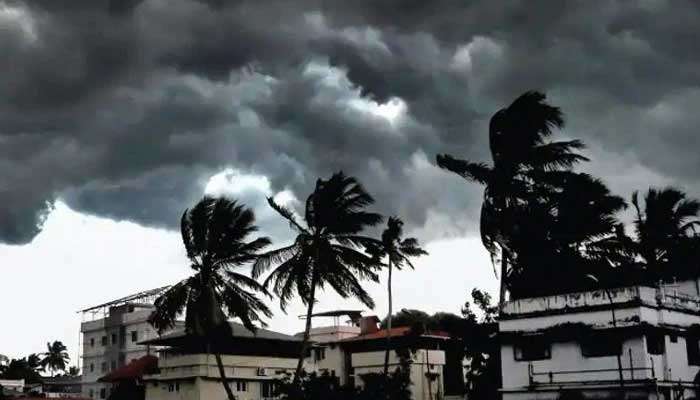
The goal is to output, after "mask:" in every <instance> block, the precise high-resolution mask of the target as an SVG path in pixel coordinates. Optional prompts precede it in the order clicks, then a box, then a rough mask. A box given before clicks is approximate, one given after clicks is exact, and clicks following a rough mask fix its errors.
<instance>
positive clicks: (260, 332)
mask: <svg viewBox="0 0 700 400" xmlns="http://www.w3.org/2000/svg"><path fill="white" fill-rule="evenodd" d="M229 324H230V325H231V329H232V331H233V335H232V338H246V339H265V340H277V341H287V342H300V341H301V339H300V338H298V337H295V336H290V335H285V334H284V333H279V332H275V331H271V330H268V329H262V328H258V329H257V330H256V332H252V331H250V330H248V328H246V327H245V326H243V325H242V324H239V323H237V322H229ZM191 339H192V336H190V335H188V334H187V333H186V332H185V328H184V327H181V328H179V329H176V330H174V331H172V332H170V333H166V334H165V335H163V336H160V337H158V338H155V339H151V340H146V341H143V342H140V343H139V344H143V345H157V346H177V345H178V344H179V343H181V342H183V341H185V340H191Z"/></svg>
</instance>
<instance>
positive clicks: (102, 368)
mask: <svg viewBox="0 0 700 400" xmlns="http://www.w3.org/2000/svg"><path fill="white" fill-rule="evenodd" d="M101 370H102V372H107V362H106V361H105V362H103V363H102V365H101Z"/></svg>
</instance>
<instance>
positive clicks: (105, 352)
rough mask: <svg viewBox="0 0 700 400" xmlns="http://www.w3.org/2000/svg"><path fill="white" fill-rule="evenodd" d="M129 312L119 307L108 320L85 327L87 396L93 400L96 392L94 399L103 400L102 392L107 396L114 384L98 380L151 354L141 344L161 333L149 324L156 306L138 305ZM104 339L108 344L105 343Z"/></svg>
mask: <svg viewBox="0 0 700 400" xmlns="http://www.w3.org/2000/svg"><path fill="white" fill-rule="evenodd" d="M129 310H130V309H129V306H128V305H125V306H120V307H115V308H113V309H110V310H109V313H110V314H109V315H107V316H105V318H100V319H96V320H93V321H86V322H83V323H82V324H81V329H80V330H81V333H82V343H83V353H82V358H83V360H82V367H83V380H82V384H83V389H82V394H83V396H85V397H90V394H91V392H90V391H91V390H92V398H95V399H99V398H100V391H101V389H105V396H107V395H108V394H109V389H110V387H111V385H109V384H106V383H100V382H97V380H98V379H99V378H101V377H102V376H104V375H106V374H107V373H109V372H110V371H111V370H112V369H114V368H119V367H120V366H123V365H125V364H128V363H129V362H131V361H132V360H134V359H136V358H140V357H143V356H145V355H146V354H148V353H149V351H148V348H147V347H146V346H142V345H138V344H137V343H138V342H141V341H144V340H148V339H152V338H155V337H157V332H156V331H155V329H153V327H152V326H151V325H150V324H149V323H148V317H149V316H150V315H151V311H152V307H151V306H147V305H146V306H143V305H135V306H133V311H131V312H129ZM132 332H136V338H135V339H136V340H132ZM112 335H115V339H116V341H113V337H112ZM103 338H104V340H105V341H106V344H103V343H104V342H103ZM103 367H104V368H103Z"/></svg>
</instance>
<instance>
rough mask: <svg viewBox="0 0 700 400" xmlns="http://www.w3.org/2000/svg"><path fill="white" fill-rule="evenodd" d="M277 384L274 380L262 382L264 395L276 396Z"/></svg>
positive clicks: (265, 396) (267, 396) (264, 396)
mask: <svg viewBox="0 0 700 400" xmlns="http://www.w3.org/2000/svg"><path fill="white" fill-rule="evenodd" d="M275 392H276V390H275V384H274V383H273V382H263V383H262V397H263V398H265V399H267V398H273V397H275Z"/></svg>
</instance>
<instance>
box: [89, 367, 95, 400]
mask: <svg viewBox="0 0 700 400" xmlns="http://www.w3.org/2000/svg"><path fill="white" fill-rule="evenodd" d="M90 372H95V364H90ZM90 397H92V396H90Z"/></svg>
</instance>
